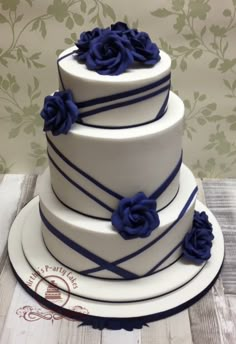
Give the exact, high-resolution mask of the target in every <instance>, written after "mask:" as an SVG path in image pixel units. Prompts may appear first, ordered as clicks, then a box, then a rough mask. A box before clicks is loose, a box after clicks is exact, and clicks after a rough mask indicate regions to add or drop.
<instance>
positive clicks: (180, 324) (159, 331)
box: [141, 310, 192, 344]
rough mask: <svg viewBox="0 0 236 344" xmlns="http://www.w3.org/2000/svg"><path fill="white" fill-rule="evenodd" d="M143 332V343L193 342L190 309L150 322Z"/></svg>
mask: <svg viewBox="0 0 236 344" xmlns="http://www.w3.org/2000/svg"><path fill="white" fill-rule="evenodd" d="M148 325H149V327H143V328H142V332H141V343H143V344H154V343H161V344H169V343H171V344H191V343H192V335H191V329H190V321H189V315H188V311H187V310H185V311H183V312H181V313H178V314H176V315H174V316H172V317H169V318H167V319H163V320H160V321H156V322H153V323H149V324H148Z"/></svg>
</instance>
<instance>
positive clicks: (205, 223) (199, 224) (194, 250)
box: [183, 211, 214, 264]
mask: <svg viewBox="0 0 236 344" xmlns="http://www.w3.org/2000/svg"><path fill="white" fill-rule="evenodd" d="M213 239H214V235H213V233H212V224H211V223H210V222H209V220H208V216H207V214H206V213H205V212H204V211H202V212H201V213H199V212H198V211H195V212H194V217H193V226H192V229H191V231H190V232H188V233H187V234H186V235H185V238H184V242H183V255H184V257H185V258H187V259H188V260H190V261H192V262H193V263H195V264H202V263H203V262H204V261H206V260H208V259H209V258H210V257H211V247H212V240H213Z"/></svg>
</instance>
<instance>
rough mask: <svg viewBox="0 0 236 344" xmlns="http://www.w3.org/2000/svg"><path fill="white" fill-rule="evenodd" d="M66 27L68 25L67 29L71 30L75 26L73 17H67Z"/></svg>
mask: <svg viewBox="0 0 236 344" xmlns="http://www.w3.org/2000/svg"><path fill="white" fill-rule="evenodd" d="M66 27H67V29H69V30H71V29H73V27H74V21H73V19H72V18H71V17H68V18H67V19H66Z"/></svg>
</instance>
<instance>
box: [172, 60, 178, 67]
mask: <svg viewBox="0 0 236 344" xmlns="http://www.w3.org/2000/svg"><path fill="white" fill-rule="evenodd" d="M176 67H177V61H176V59H172V60H171V68H172V69H175V68H176Z"/></svg>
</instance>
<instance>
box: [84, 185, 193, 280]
mask: <svg viewBox="0 0 236 344" xmlns="http://www.w3.org/2000/svg"><path fill="white" fill-rule="evenodd" d="M197 190H198V187H197V186H196V187H195V189H194V190H193V191H192V193H191V195H190V196H189V198H188V200H187V201H186V203H185V205H184V207H183V208H182V210H181V211H180V213H179V215H178V217H177V219H176V220H175V221H174V222H173V223H172V224H171V225H170V226H169V227H167V228H166V230H165V231H163V232H162V234H160V235H159V236H158V237H156V238H155V239H154V240H152V241H151V242H149V243H148V244H146V245H145V246H143V247H141V248H140V249H138V250H136V251H134V252H133V253H130V254H128V255H127V256H125V257H123V258H120V259H117V260H116V261H114V262H112V264H121V263H123V262H126V261H128V260H130V259H132V258H134V257H136V256H138V255H139V254H141V253H143V252H144V251H146V250H147V249H149V248H150V247H151V246H153V245H155V244H156V243H157V242H158V241H159V240H161V239H162V238H163V237H164V236H165V235H166V234H167V233H169V232H170V231H171V229H172V228H173V227H174V226H175V225H176V224H177V223H178V222H179V221H180V220H181V219H182V217H183V216H184V214H185V213H186V211H187V209H188V207H189V206H190V204H191V203H192V201H193V199H194V197H195V196H196V193H197ZM101 270H102V269H101V268H93V269H88V270H84V271H81V273H83V274H91V273H94V272H98V271H101Z"/></svg>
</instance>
